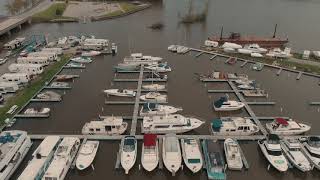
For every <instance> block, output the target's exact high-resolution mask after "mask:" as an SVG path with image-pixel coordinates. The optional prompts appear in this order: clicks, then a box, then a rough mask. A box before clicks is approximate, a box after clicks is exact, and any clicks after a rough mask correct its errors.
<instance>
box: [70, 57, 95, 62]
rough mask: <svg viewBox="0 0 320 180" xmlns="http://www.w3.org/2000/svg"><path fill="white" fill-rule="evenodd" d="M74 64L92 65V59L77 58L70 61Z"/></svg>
mask: <svg viewBox="0 0 320 180" xmlns="http://www.w3.org/2000/svg"><path fill="white" fill-rule="evenodd" d="M70 60H71V61H73V62H77V63H91V62H92V59H91V58H90V57H75V58H71V59H70Z"/></svg>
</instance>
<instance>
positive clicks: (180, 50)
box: [177, 46, 189, 54]
mask: <svg viewBox="0 0 320 180" xmlns="http://www.w3.org/2000/svg"><path fill="white" fill-rule="evenodd" d="M188 51H189V48H188V47H185V46H178V47H177V53H178V54H184V53H187V52H188Z"/></svg>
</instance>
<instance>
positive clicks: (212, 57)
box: [210, 54, 218, 60]
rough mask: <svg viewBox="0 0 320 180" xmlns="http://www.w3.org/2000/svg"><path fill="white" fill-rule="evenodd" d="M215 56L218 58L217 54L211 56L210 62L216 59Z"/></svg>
mask: <svg viewBox="0 0 320 180" xmlns="http://www.w3.org/2000/svg"><path fill="white" fill-rule="evenodd" d="M217 56H218V55H217V54H215V55H213V56H211V57H210V60H213V59H214V58H216V57H217Z"/></svg>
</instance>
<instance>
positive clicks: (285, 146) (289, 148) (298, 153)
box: [281, 139, 313, 172]
mask: <svg viewBox="0 0 320 180" xmlns="http://www.w3.org/2000/svg"><path fill="white" fill-rule="evenodd" d="M281 148H282V151H283V153H284V155H285V156H286V157H287V159H288V161H289V162H290V163H291V164H292V165H293V166H294V167H296V168H297V169H299V170H300V171H302V172H306V171H311V170H312V168H313V167H312V165H311V164H310V162H309V160H308V158H307V157H306V156H305V154H304V153H303V151H302V148H301V144H300V142H299V141H298V140H296V139H286V140H283V142H281Z"/></svg>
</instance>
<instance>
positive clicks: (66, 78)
mask: <svg viewBox="0 0 320 180" xmlns="http://www.w3.org/2000/svg"><path fill="white" fill-rule="evenodd" d="M76 77H78V75H69V74H60V75H56V81H58V82H64V81H72V80H73V79H74V78H76Z"/></svg>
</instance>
